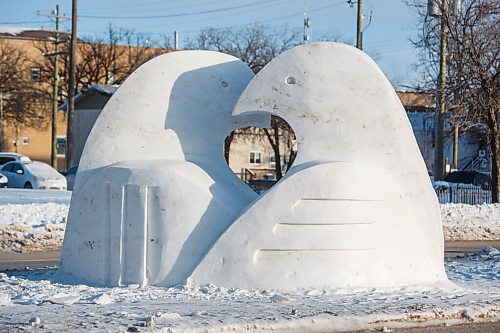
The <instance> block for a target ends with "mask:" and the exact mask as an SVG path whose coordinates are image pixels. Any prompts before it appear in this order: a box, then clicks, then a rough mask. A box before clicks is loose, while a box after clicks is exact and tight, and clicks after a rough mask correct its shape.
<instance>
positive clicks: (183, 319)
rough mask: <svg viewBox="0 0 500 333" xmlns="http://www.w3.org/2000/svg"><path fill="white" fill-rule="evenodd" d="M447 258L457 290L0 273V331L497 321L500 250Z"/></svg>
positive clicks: (296, 328) (298, 328) (289, 328)
mask: <svg viewBox="0 0 500 333" xmlns="http://www.w3.org/2000/svg"><path fill="white" fill-rule="evenodd" d="M445 265H446V271H447V274H448V277H449V278H450V280H451V281H452V282H454V283H455V286H453V287H451V288H450V287H449V286H448V287H447V288H446V289H443V288H440V287H439V286H433V287H428V288H425V289H421V288H420V289H415V288H398V289H392V290H376V289H365V290H316V289H312V290H302V291H301V292H297V293H277V292H275V291H272V290H244V289H236V288H232V289H226V288H221V287H217V286H213V285H204V286H182V287H176V288H160V287H150V286H147V287H143V288H141V287H139V286H138V285H130V286H127V287H119V288H118V287H117V288H93V287H88V286H84V285H62V284H59V283H57V282H56V281H55V280H54V276H55V273H56V270H55V269H45V270H36V271H20V272H10V273H9V275H7V274H3V273H0V299H5V302H3V304H2V303H0V309H1V311H0V331H2V332H12V331H18V330H24V329H30V328H33V327H34V326H35V328H38V329H39V330H40V331H41V329H42V328H43V331H45V330H46V331H51V332H63V331H64V332H66V331H69V330H77V331H82V332H102V331H106V330H107V331H113V332H116V331H127V330H129V331H136V330H138V331H158V332H201V331H203V332H220V331H228V330H230V331H248V330H250V331H270V330H273V331H277V332H303V331H307V332H321V331H329V332H342V331H348V330H357V329H359V330H361V329H376V330H378V331H384V327H385V328H386V329H385V331H389V330H391V329H394V328H399V327H418V326H430V325H442V324H444V323H445V324H448V325H454V324H463V323H472V322H474V323H477V322H490V321H497V322H498V321H500V283H499V281H500V270H499V269H498V267H499V265H500V254H499V252H498V250H496V249H493V248H486V249H484V250H483V251H481V252H480V253H478V254H477V255H474V256H469V257H466V258H461V259H456V258H455V259H452V260H447V261H446V262H445ZM2 295H5V296H3V297H2ZM36 318H38V319H39V320H38V321H37V320H36ZM30 321H31V322H30Z"/></svg>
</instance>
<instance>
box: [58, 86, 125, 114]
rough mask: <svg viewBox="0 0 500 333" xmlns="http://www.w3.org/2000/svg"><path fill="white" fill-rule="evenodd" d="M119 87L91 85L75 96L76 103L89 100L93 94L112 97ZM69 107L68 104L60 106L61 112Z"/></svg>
mask: <svg viewBox="0 0 500 333" xmlns="http://www.w3.org/2000/svg"><path fill="white" fill-rule="evenodd" d="M118 87H119V86H118V85H116V84H113V85H110V84H96V83H94V84H91V85H89V86H87V87H86V88H84V89H82V91H80V92H79V93H78V94H76V96H75V103H78V102H80V101H81V100H83V99H85V98H87V97H88V96H90V95H93V94H100V95H103V96H111V95H113V94H114V93H115V91H116V90H117V89H118ZM67 107H68V105H67V102H64V103H63V104H61V105H59V110H66V108H67Z"/></svg>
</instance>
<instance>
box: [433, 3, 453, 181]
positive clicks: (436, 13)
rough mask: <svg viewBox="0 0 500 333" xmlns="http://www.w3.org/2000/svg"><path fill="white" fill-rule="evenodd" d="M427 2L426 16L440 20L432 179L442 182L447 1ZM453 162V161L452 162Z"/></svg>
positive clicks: (443, 173) (443, 171)
mask: <svg viewBox="0 0 500 333" xmlns="http://www.w3.org/2000/svg"><path fill="white" fill-rule="evenodd" d="M437 1H438V0H430V1H429V2H428V14H429V15H430V16H433V17H440V18H441V27H440V38H439V40H440V52H439V80H438V83H439V92H438V94H437V110H436V135H435V145H434V146H435V148H434V149H435V157H434V179H435V180H442V179H443V178H444V176H445V170H444V148H443V146H444V133H443V132H444V118H445V112H446V14H447V7H448V3H447V0H441V4H440V5H438V4H437ZM454 162H455V161H454Z"/></svg>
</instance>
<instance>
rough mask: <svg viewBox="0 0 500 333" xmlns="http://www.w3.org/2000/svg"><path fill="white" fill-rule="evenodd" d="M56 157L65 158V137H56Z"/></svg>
mask: <svg viewBox="0 0 500 333" xmlns="http://www.w3.org/2000/svg"><path fill="white" fill-rule="evenodd" d="M56 148H57V156H65V155H66V137H65V136H58V137H57V144H56Z"/></svg>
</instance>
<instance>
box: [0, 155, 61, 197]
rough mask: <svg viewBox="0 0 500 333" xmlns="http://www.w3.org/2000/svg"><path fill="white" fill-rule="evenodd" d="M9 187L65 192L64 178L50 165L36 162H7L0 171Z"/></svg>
mask: <svg viewBox="0 0 500 333" xmlns="http://www.w3.org/2000/svg"><path fill="white" fill-rule="evenodd" d="M0 172H2V173H3V174H4V175H5V176H7V178H8V179H9V187H14V188H35V189H47V190H48V189H54V190H66V187H67V186H66V178H64V176H63V175H61V174H60V173H59V172H57V171H56V170H55V169H54V168H53V167H51V166H50V165H48V164H46V163H43V162H38V161H29V162H21V161H19V162H18V161H16V162H8V163H6V164H4V165H3V166H2V168H1V169H0Z"/></svg>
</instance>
